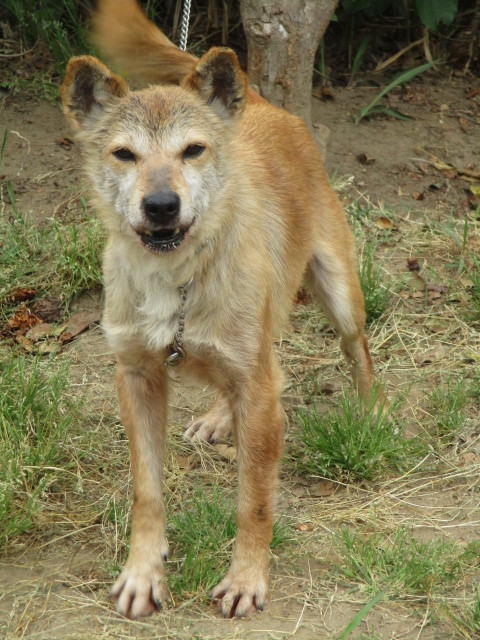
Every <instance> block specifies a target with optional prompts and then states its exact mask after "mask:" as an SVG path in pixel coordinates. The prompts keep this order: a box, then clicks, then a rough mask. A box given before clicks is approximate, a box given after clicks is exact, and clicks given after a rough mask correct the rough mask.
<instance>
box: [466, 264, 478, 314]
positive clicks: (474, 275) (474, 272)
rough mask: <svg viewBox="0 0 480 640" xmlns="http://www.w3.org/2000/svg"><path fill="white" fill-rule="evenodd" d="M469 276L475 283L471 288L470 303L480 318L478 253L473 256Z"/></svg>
mask: <svg viewBox="0 0 480 640" xmlns="http://www.w3.org/2000/svg"><path fill="white" fill-rule="evenodd" d="M468 276H469V278H470V280H471V281H472V283H473V286H472V287H471V288H470V289H469V297H470V303H471V305H472V307H473V310H474V312H475V316H476V318H477V319H479V318H480V260H479V259H478V258H477V256H476V255H472V256H471V267H470V269H469V270H468Z"/></svg>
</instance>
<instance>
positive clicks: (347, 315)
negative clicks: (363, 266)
mask: <svg viewBox="0 0 480 640" xmlns="http://www.w3.org/2000/svg"><path fill="white" fill-rule="evenodd" d="M346 233H347V234H349V231H347V232H346ZM344 240H345V243H344V244H343V243H342V246H340V247H339V246H337V250H335V249H334V248H333V249H332V246H331V245H328V244H327V243H326V242H321V241H320V242H317V244H316V247H315V251H314V254H313V256H312V258H311V260H310V262H309V264H308V269H307V273H306V279H305V283H306V285H307V287H308V289H309V290H310V291H311V293H312V295H313V296H314V298H315V299H316V300H317V301H318V302H319V303H320V305H321V306H322V308H323V309H324V311H325V313H326V315H327V317H328V318H329V319H330V320H331V321H332V322H333V324H334V326H335V328H336V330H337V331H338V333H339V334H340V337H341V345H342V351H343V352H344V354H345V356H346V358H347V360H348V361H349V363H350V364H351V365H352V376H353V381H354V384H355V387H356V389H357V391H358V392H359V394H360V395H361V396H363V397H368V396H369V395H370V391H371V388H372V382H373V367H372V359H371V357H370V352H369V349H368V342H367V338H366V336H365V333H364V328H365V304H364V300H363V293H362V290H361V287H360V282H359V279H358V275H357V269H356V263H355V257H354V254H353V247H352V241H351V238H350V237H349V236H346V237H345V238H344Z"/></svg>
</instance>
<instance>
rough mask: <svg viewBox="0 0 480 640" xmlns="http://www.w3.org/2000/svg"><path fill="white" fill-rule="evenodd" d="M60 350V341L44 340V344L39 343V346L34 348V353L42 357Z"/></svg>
mask: <svg viewBox="0 0 480 640" xmlns="http://www.w3.org/2000/svg"><path fill="white" fill-rule="evenodd" d="M59 349H60V343H59V342H58V340H53V339H52V340H44V341H42V342H39V343H38V345H35V346H34V351H36V352H37V353H40V354H42V355H45V354H48V353H54V352H55V351H58V350H59Z"/></svg>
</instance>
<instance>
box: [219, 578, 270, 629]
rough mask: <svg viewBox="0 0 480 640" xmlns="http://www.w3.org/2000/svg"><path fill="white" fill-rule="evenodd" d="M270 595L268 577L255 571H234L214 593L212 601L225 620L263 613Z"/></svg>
mask: <svg viewBox="0 0 480 640" xmlns="http://www.w3.org/2000/svg"><path fill="white" fill-rule="evenodd" d="M267 595H268V580H267V576H266V575H263V574H261V573H259V572H257V571H256V570H255V569H247V570H243V571H239V572H234V571H233V570H232V569H230V571H229V572H228V573H227V575H226V576H225V578H224V579H223V580H222V581H221V582H220V583H219V584H218V585H217V586H216V587H215V589H214V590H213V591H212V600H213V602H214V603H216V604H217V606H218V609H219V610H220V611H221V613H222V615H223V616H224V617H225V618H241V617H242V616H250V615H252V614H254V613H255V611H263V609H264V608H265V604H266V601H267Z"/></svg>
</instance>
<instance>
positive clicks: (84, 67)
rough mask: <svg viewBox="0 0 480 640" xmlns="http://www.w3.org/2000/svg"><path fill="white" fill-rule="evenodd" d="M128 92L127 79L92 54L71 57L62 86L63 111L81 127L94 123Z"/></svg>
mask: <svg viewBox="0 0 480 640" xmlns="http://www.w3.org/2000/svg"><path fill="white" fill-rule="evenodd" d="M127 92H128V86H127V84H126V82H125V81H124V80H123V79H122V78H120V76H117V75H116V74H114V73H112V72H111V71H110V69H109V68H108V67H106V66H105V65H104V64H103V63H102V62H100V60H97V58H93V57H92V56H80V57H78V58H71V60H70V61H69V63H68V65H67V70H66V73H65V79H64V81H63V84H62V87H61V89H60V93H61V95H62V102H63V112H64V114H65V115H66V117H67V119H68V120H69V121H70V124H72V126H73V128H74V129H77V130H80V129H84V128H85V127H87V126H88V125H89V124H92V123H93V122H94V121H95V119H96V118H98V116H100V115H101V114H102V112H103V110H104V109H105V107H106V106H108V105H109V104H112V103H113V102H115V100H117V99H118V98H121V97H123V96H124V95H126V94H127Z"/></svg>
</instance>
